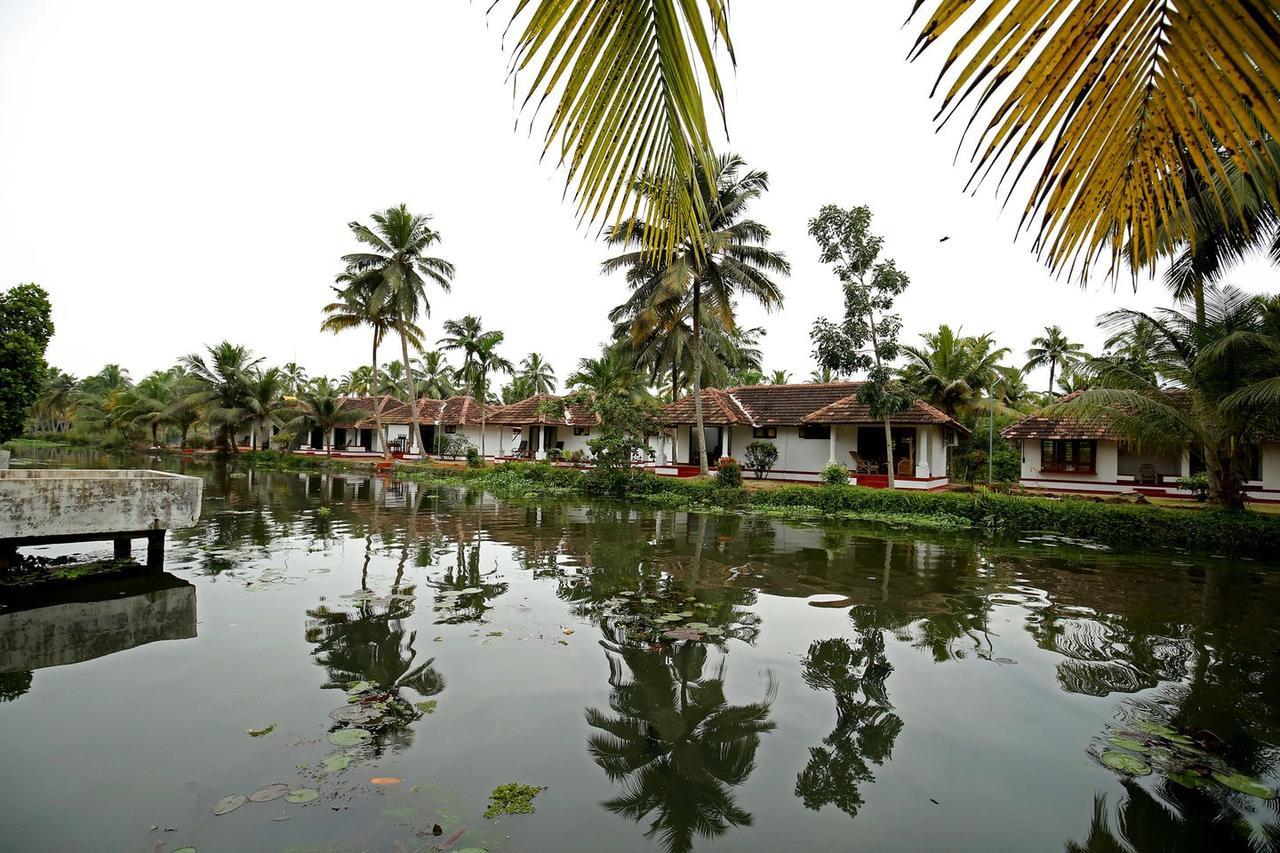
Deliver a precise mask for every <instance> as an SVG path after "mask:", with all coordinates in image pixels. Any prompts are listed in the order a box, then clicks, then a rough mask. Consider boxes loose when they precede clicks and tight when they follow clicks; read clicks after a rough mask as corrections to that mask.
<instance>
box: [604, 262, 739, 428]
mask: <svg viewBox="0 0 1280 853" xmlns="http://www.w3.org/2000/svg"><path fill="white" fill-rule="evenodd" d="M653 284H654V285H657V284H660V282H654V283H653ZM646 289H647V288H646ZM647 301H648V295H646V294H643V293H641V292H640V290H639V289H637V291H636V292H635V293H633V294H632V298H631V299H629V300H628V301H627V302H626V303H624V304H622V305H620V306H618V307H617V308H615V309H614V310H613V311H611V312H610V314H609V319H610V320H612V321H613V322H614V331H613V341H614V346H617V347H620V348H622V349H623V351H624V352H626V353H628V357H629V358H630V359H631V360H632V361H633V362H634V363H635V365H636V367H637V368H642V369H644V370H645V371H646V372H647V373H648V381H649V384H651V385H658V384H662V391H661V393H662V395H663V396H666V397H669V398H670V400H671V401H672V402H673V403H674V402H675V401H676V400H678V399H679V398H680V396H681V395H682V394H686V393H688V392H689V389H690V387H691V384H692V375H693V350H692V347H691V346H690V340H691V338H692V335H693V329H692V325H691V324H690V323H689V321H688V318H687V317H686V316H683V315H680V314H673V315H670V316H667V317H664V318H660V319H661V320H662V322H661V323H659V324H658V325H655V326H653V327H651V328H649V329H648V330H647V331H646V332H644V333H643V334H642V335H641V337H640V338H636V337H635V335H634V332H635V331H636V329H635V325H634V321H635V320H636V319H637V316H636V315H637V314H638V313H639V312H642V311H643V310H644V309H645V305H646V302H647ZM736 310H737V309H736V308H735V309H734V312H735V313H736ZM762 335H764V329H761V328H758V327H757V328H751V329H743V328H740V327H735V328H734V329H732V330H726V329H725V328H724V326H723V324H722V323H721V322H720V318H719V316H718V315H717V314H715V313H713V312H710V311H706V310H704V311H703V317H702V359H701V360H702V387H704V388H724V387H727V386H729V385H754V384H757V383H758V382H759V377H760V376H761V375H762V374H761V373H760V365H761V358H762V355H761V352H760V345H759V339H760V337H761V336H762ZM664 377H665V379H666V381H665V382H661V383H660V380H662V379H663V378H664Z"/></svg>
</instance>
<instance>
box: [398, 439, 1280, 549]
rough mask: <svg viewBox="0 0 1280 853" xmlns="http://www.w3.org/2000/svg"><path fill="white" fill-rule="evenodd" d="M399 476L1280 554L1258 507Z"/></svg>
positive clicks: (475, 475)
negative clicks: (1240, 508)
mask: <svg viewBox="0 0 1280 853" xmlns="http://www.w3.org/2000/svg"><path fill="white" fill-rule="evenodd" d="M397 470H398V471H399V476H402V477H407V478H410V479H413V480H417V481H419V482H424V483H434V484H440V485H466V486H473V487H477V488H483V489H485V490H486V491H489V492H492V493H494V494H497V495H499V496H503V497H589V496H606V497H617V498H622V499H625V500H628V501H632V502H636V503H644V504H648V505H650V506H653V507H655V508H667V509H689V510H716V511H748V512H756V513H765V514H769V515H776V516H781V517H792V518H814V517H821V518H848V519H864V520H872V521H888V522H898V523H907V524H914V525H919V526H924V527H931V528H935V529H937V528H942V529H973V528H976V529H986V530H992V531H998V532H1005V533H1015V534H1016V533H1029V532H1033V531H1038V532H1051V533H1056V534H1059V535H1063V536H1071V537H1078V538H1081V539H1088V540H1092V541H1095V542H1101V543H1104V544H1107V545H1111V546H1114V547H1119V548H1124V549H1127V550H1142V549H1152V550H1166V549H1178V548H1183V549H1187V550H1194V551H1200V552H1205V553H1209V554H1225V555H1233V556H1240V557H1250V558H1255V559H1264V560H1269V561H1271V560H1275V559H1276V558H1277V555H1278V554H1280V516H1277V515H1274V514H1263V513H1258V512H1252V511H1245V512H1229V511H1226V510H1219V509H1212V508H1200V509H1194V510H1193V509H1191V508H1187V509H1169V508H1163V507H1156V506H1137V505H1130V504H1113V503H1102V502H1098V501H1095V500H1090V499H1088V498H1048V497H1029V496H1023V495H1003V494H997V493H994V492H987V491H975V492H971V493H959V492H908V491H901V490H895V491H890V490H886V489H866V488H860V487H858V486H821V487H815V486H807V485H789V486H780V487H778V488H772V489H761V490H747V489H743V488H722V487H720V486H718V485H717V484H716V483H715V482H714V481H713V480H702V479H691V480H682V479H675V478H667V477H655V476H653V475H651V474H638V475H632V476H630V477H624V478H616V479H614V480H608V481H605V480H602V479H601V478H598V477H593V476H592V475H590V474H588V473H587V472H584V471H578V470H575V469H573V468H555V467H552V466H550V465H546V464H527V463H516V464H510V465H503V466H499V467H496V468H493V467H490V468H480V469H465V468H444V467H440V466H432V465H406V466H402V467H401V468H398V469H397Z"/></svg>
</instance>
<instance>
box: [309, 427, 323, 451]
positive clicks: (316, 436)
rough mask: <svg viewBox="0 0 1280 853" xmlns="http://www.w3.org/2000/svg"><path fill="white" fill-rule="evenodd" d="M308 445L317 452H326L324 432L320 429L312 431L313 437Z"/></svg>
mask: <svg viewBox="0 0 1280 853" xmlns="http://www.w3.org/2000/svg"><path fill="white" fill-rule="evenodd" d="M308 444H310V445H311V446H312V447H313V448H315V449H316V450H324V431H323V430H319V429H313V430H311V437H310V440H309V441H308Z"/></svg>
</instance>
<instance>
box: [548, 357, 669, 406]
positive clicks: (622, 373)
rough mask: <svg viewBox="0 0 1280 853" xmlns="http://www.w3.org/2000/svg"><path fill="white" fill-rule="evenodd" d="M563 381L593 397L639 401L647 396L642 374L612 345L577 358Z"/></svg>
mask: <svg viewBox="0 0 1280 853" xmlns="http://www.w3.org/2000/svg"><path fill="white" fill-rule="evenodd" d="M565 383H566V384H567V385H568V386H569V387H570V388H573V389H576V390H579V391H589V392H590V393H591V394H592V395H593V396H595V397H597V398H601V397H620V398H626V399H629V400H632V401H635V402H639V401H642V400H644V399H646V398H647V397H648V396H649V392H648V390H647V389H646V388H645V381H644V375H643V374H642V373H641V372H640V371H638V370H637V369H636V367H635V364H634V363H633V362H632V361H631V360H630V359H629V358H627V354H626V352H625V350H624V349H623V348H622V347H619V346H618V345H616V344H615V345H613V346H606V347H604V348H603V349H602V350H601V352H600V355H599V356H598V357H596V358H584V359H580V360H579V361H578V369H577V370H575V371H574V372H573V373H571V374H569V378H568V379H566V380H565Z"/></svg>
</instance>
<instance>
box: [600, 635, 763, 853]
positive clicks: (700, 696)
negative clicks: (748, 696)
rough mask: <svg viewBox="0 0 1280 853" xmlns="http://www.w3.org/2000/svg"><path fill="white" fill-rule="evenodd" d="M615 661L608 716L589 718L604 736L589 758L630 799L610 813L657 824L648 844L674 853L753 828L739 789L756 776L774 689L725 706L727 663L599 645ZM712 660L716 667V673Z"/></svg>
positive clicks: (698, 655) (681, 647)
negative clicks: (734, 829) (654, 843)
mask: <svg viewBox="0 0 1280 853" xmlns="http://www.w3.org/2000/svg"><path fill="white" fill-rule="evenodd" d="M602 645H603V646H604V648H605V653H606V656H607V657H608V659H609V687H610V689H611V690H610V694H609V709H610V710H611V711H612V712H613V713H612V714H609V713H606V712H604V711H601V710H599V709H596V708H589V709H588V710H587V714H586V716H587V723H588V724H589V725H590V726H591V727H592V728H593V729H596V730H597V731H596V732H595V733H593V734H592V735H591V736H590V737H589V738H588V739H587V748H588V751H589V752H590V753H591V757H592V758H593V759H594V760H595V762H596V764H598V765H599V766H600V767H601V768H602V769H603V770H604V771H605V773H607V774H608V776H609V779H610V780H611V781H613V782H614V783H619V784H622V785H623V786H624V787H623V791H622V793H620V794H619V795H618V796H616V797H614V798H613V799H611V800H608V801H606V802H605V803H604V807H605V808H607V809H608V810H609V811H611V812H614V813H615V814H618V815H621V816H622V817H625V818H628V819H630V820H634V821H636V822H637V823H639V822H641V821H643V820H645V819H647V818H649V817H650V815H652V819H651V820H650V822H649V829H648V831H647V832H646V833H645V837H646V838H654V837H656V838H658V839H659V840H660V841H661V843H662V845H663V847H664V848H665V849H666V850H667V851H670V853H683V851H687V850H691V849H693V844H694V840H695V838H696V837H698V836H702V837H706V838H713V837H715V836H718V835H721V834H723V833H724V832H725V831H727V830H728V829H729V828H730V827H735V826H750V825H751V822H752V816H751V814H750V813H748V812H746V811H744V810H743V809H742V808H740V807H739V806H738V804H737V799H736V797H735V795H734V788H736V787H738V786H740V785H742V784H744V783H745V782H746V781H747V778H748V777H749V776H750V775H751V771H752V770H754V769H755V756H756V749H757V748H758V747H759V745H760V735H761V734H763V733H765V732H769V731H772V730H773V729H774V727H775V726H774V723H773V722H772V721H770V720H769V706H770V705H771V704H772V703H773V699H774V696H775V686H774V684H773V680H772V677H770V678H769V679H768V684H767V686H766V689H765V695H764V698H763V699H762V700H761V701H759V702H753V703H750V704H747V705H731V704H729V703H728V701H727V700H726V699H725V690H724V677H725V660H724V656H723V652H722V651H721V650H719V649H716V650H715V651H712V649H711V648H709V647H708V646H707V645H705V644H703V643H697V642H679V643H674V644H672V645H671V646H668V647H666V648H663V649H660V650H651V649H650V648H647V647H637V646H634V645H630V644H627V643H622V642H618V641H617V640H616V639H615V638H613V637H611V636H609V632H608V631H607V630H606V639H605V640H604V641H603V642H602ZM712 655H715V656H716V657H718V658H719V659H718V660H717V661H716V662H714V663H711V662H710V658H711V656H712Z"/></svg>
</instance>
